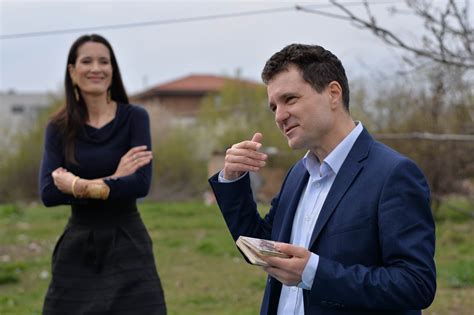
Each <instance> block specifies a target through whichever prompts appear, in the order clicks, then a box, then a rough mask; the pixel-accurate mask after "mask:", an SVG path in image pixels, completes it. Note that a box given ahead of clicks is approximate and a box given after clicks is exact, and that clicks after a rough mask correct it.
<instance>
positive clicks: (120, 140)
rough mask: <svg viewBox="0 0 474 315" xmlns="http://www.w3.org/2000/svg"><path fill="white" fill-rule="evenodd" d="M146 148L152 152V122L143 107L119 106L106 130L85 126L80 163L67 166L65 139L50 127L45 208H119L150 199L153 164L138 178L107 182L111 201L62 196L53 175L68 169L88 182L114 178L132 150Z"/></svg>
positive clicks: (43, 171)
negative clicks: (144, 198)
mask: <svg viewBox="0 0 474 315" xmlns="http://www.w3.org/2000/svg"><path fill="white" fill-rule="evenodd" d="M140 145H146V146H147V148H148V149H149V150H151V136H150V121H149V117H148V113H147V112H146V110H145V109H143V108H142V107H138V106H134V105H128V104H117V112H116V114H115V118H114V119H113V120H112V121H110V122H109V123H108V124H106V125H105V126H103V127H102V128H99V129H97V128H94V127H91V126H89V125H84V127H83V129H82V130H81V131H80V132H79V133H78V135H77V136H76V143H75V157H76V160H77V162H78V165H76V164H70V163H66V162H65V157H64V150H63V139H62V137H61V135H60V133H59V130H58V129H57V127H56V126H55V125H54V124H52V123H49V124H48V126H47V127H46V133H45V142H44V152H43V159H42V161H41V170H40V175H39V182H40V194H41V199H42V201H43V203H44V204H45V206H47V207H50V206H56V205H61V204H71V205H72V206H73V211H74V208H78V207H79V208H86V209H92V208H93V209H104V207H105V208H111V206H113V207H114V208H115V207H116V206H117V205H123V204H132V203H133V204H135V201H136V199H137V198H140V197H144V196H146V195H147V193H148V190H149V188H150V183H151V173H152V163H149V164H147V165H145V166H143V167H141V168H139V169H138V170H137V171H136V172H135V173H134V174H131V175H128V176H124V177H119V178H117V179H105V180H104V181H105V183H106V184H107V185H108V186H109V187H110V194H109V198H108V199H107V200H92V199H76V198H74V197H73V196H72V195H70V194H65V193H62V192H61V191H59V190H58V188H57V187H56V186H55V185H54V181H53V178H52V176H51V173H52V172H53V171H54V170H55V169H57V168H58V167H64V168H66V169H67V170H68V171H70V172H72V173H73V174H75V175H77V176H79V177H81V178H84V179H97V178H104V177H108V176H111V175H113V174H114V172H115V171H116V169H117V167H118V165H119V162H120V159H121V157H122V156H123V155H124V154H125V153H127V152H128V151H129V150H130V149H131V148H132V147H135V146H140Z"/></svg>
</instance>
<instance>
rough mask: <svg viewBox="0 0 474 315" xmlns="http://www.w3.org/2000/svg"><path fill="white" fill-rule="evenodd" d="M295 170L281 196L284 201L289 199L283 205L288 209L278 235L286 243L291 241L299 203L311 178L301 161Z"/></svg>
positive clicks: (279, 239)
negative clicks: (286, 203)
mask: <svg viewBox="0 0 474 315" xmlns="http://www.w3.org/2000/svg"><path fill="white" fill-rule="evenodd" d="M293 172H294V174H290V175H289V176H288V182H287V183H286V185H285V188H284V190H283V191H282V196H281V200H282V201H286V200H288V205H285V204H282V205H281V206H282V209H287V210H286V211H285V217H284V218H283V221H282V227H281V230H280V233H279V235H278V241H280V242H285V243H289V242H290V237H291V229H292V227H293V220H294V218H295V212H296V209H297V208H298V203H299V201H300V198H301V195H302V194H303V190H304V188H305V186H306V183H307V182H308V178H309V173H308V171H307V170H306V169H305V167H304V166H303V163H302V162H301V161H300V162H299V164H298V165H297V166H295V169H294V170H293V171H292V173H293Z"/></svg>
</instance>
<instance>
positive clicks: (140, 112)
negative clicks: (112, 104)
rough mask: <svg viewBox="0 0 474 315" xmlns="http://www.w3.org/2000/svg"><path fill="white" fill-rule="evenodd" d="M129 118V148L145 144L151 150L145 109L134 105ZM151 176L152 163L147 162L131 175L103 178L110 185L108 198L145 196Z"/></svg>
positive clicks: (118, 198)
mask: <svg viewBox="0 0 474 315" xmlns="http://www.w3.org/2000/svg"><path fill="white" fill-rule="evenodd" d="M130 119H131V121H130V148H133V147H136V146H141V145H146V146H147V149H148V150H151V149H152V148H151V135H150V119H149V117H148V113H147V111H146V110H145V109H143V108H141V107H138V106H135V107H134V112H133V113H132V114H131V117H130ZM151 176H152V163H149V164H147V165H145V166H143V167H141V168H139V169H138V170H137V171H136V172H135V173H133V174H131V175H128V176H123V177H118V178H117V179H106V180H104V181H105V183H106V184H107V185H108V186H109V187H110V195H109V200H127V199H133V198H142V197H145V196H146V195H147V194H148V191H149V190H150V185H151Z"/></svg>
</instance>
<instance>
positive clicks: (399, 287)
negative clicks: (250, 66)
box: [209, 44, 436, 315]
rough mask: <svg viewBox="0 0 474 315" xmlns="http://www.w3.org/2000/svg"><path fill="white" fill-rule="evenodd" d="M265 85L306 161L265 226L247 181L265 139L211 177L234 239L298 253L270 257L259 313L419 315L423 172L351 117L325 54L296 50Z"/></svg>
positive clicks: (429, 251) (281, 55)
mask: <svg viewBox="0 0 474 315" xmlns="http://www.w3.org/2000/svg"><path fill="white" fill-rule="evenodd" d="M262 78H263V81H264V82H265V84H266V85H267V92H268V100H269V106H270V109H271V110H272V111H273V112H274V115H275V121H276V124H277V126H278V128H279V129H280V130H281V131H282V132H283V134H284V136H285V137H286V138H287V140H288V145H289V146H290V147H291V148H292V149H303V150H305V151H307V152H306V154H305V155H304V157H303V158H302V159H301V160H300V161H298V162H297V163H296V164H295V165H294V166H293V167H292V168H291V169H290V170H289V172H288V174H287V176H286V178H285V180H284V182H283V185H282V187H281V190H280V192H279V194H278V195H277V196H276V197H275V198H274V199H273V200H272V203H271V209H270V211H269V212H268V214H267V215H266V216H265V217H264V218H262V217H260V215H259V214H258V212H257V207H256V204H255V202H254V199H253V197H252V190H251V188H250V180H249V173H248V172H256V171H258V170H259V169H260V168H262V167H264V166H265V163H266V159H267V156H266V154H264V153H262V152H259V151H258V150H259V148H261V146H262V137H263V135H262V134H260V133H255V134H254V136H253V137H252V139H251V140H246V141H242V142H240V143H237V144H235V145H233V146H232V148H230V149H228V150H227V152H226V158H225V165H224V169H223V170H222V171H221V172H219V173H218V174H216V175H214V176H213V177H211V178H210V179H209V182H210V184H211V186H212V189H213V191H214V194H215V195H216V198H217V202H218V204H219V207H220V209H221V211H222V214H223V216H224V218H225V221H226V223H227V226H228V228H229V230H230V232H231V234H232V236H233V238H234V240H236V239H237V238H238V237H239V236H240V235H245V236H251V237H257V238H263V239H271V240H275V241H278V245H277V247H278V249H279V250H280V251H282V252H284V253H286V254H288V255H290V256H291V258H278V257H267V258H266V261H267V263H268V264H269V267H265V268H264V270H265V271H266V272H267V273H268V275H269V276H268V281H267V285H266V289H265V295H264V298H263V302H262V307H261V314H265V315H267V314H269V315H270V314H278V315H289V314H306V315H308V314H318V315H319V314H321V315H329V314H404V315H412V314H413V315H414V314H421V309H423V308H426V307H428V306H429V305H430V304H431V302H432V301H433V298H434V295H435V291H436V270H435V263H434V249H435V227H434V222H433V217H432V214H431V209H430V195H429V188H428V185H427V182H426V180H425V177H424V175H423V174H422V172H421V171H420V169H419V168H418V167H417V166H416V165H415V164H414V163H413V162H412V161H410V160H409V159H407V158H406V157H404V156H402V155H401V154H399V153H397V152H395V151H394V150H392V149H390V148H388V147H387V146H385V145H383V144H381V143H379V142H377V141H375V140H374V139H373V138H372V137H371V136H370V135H369V133H368V132H367V130H366V129H365V128H364V127H363V126H362V123H361V122H355V121H354V120H353V119H352V118H351V117H350V114H349V86H348V82H347V78H346V74H345V71H344V67H343V66H342V64H341V62H340V60H339V59H338V58H337V57H336V56H334V55H333V54H332V53H331V52H330V51H328V50H326V49H324V48H323V47H320V46H312V45H301V44H292V45H289V46H287V47H285V48H284V49H282V50H281V51H279V52H277V53H275V54H274V55H273V56H272V57H271V58H270V59H269V60H268V61H267V63H266V65H265V68H264V69H263V72H262Z"/></svg>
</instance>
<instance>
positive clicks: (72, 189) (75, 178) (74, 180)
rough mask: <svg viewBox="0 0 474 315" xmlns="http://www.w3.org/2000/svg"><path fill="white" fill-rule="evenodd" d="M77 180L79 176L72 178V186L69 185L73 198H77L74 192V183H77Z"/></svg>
mask: <svg viewBox="0 0 474 315" xmlns="http://www.w3.org/2000/svg"><path fill="white" fill-rule="evenodd" d="M78 179H79V176H76V177H74V179H73V180H72V184H71V191H72V195H73V196H74V198H77V196H76V192H75V191H74V187H75V186H76V182H77V180H78Z"/></svg>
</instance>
